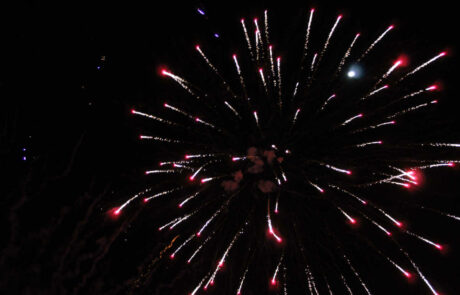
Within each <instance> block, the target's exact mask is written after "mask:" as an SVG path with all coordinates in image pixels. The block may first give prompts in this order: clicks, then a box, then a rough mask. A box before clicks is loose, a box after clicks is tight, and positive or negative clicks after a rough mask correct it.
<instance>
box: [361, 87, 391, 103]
mask: <svg viewBox="0 0 460 295" xmlns="http://www.w3.org/2000/svg"><path fill="white" fill-rule="evenodd" d="M387 88H388V85H384V86H382V87H380V88H379V89H376V90H374V91H372V92H370V93H369V94H368V95H366V96H364V97H363V98H361V100H365V99H366V98H368V97H370V96H372V95H374V94H377V93H379V92H380V91H382V90H385V89H387Z"/></svg>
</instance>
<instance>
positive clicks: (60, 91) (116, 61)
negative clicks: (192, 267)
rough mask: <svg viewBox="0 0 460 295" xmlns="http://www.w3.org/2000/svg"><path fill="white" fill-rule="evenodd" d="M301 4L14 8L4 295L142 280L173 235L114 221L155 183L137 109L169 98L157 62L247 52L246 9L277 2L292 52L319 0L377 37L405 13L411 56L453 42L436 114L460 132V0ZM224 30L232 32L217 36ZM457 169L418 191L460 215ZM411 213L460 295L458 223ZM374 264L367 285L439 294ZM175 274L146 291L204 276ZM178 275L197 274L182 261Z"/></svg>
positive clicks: (121, 287) (0, 86) (274, 23)
mask: <svg viewBox="0 0 460 295" xmlns="http://www.w3.org/2000/svg"><path fill="white" fill-rule="evenodd" d="M63 2H64V1H63ZM302 5H303V6H299V5H298V4H289V3H288V2H286V1H278V2H277V3H276V4H272V3H268V2H263V1H259V2H251V3H244V2H242V1H241V2H238V1H231V2H223V1H222V2H221V1H219V2H217V1H215V2H211V1H208V2H201V3H200V2H194V1H191V2H190V3H188V4H183V3H177V2H174V1H166V2H161V3H154V2H153V1H150V2H123V3H120V4H118V3H113V2H100V1H99V2H97V3H96V2H94V3H85V2H71V3H65V4H64V3H49V2H46V1H28V2H24V1H20V2H17V3H15V4H13V5H12V6H10V7H5V9H2V12H1V13H2V16H3V17H2V28H1V31H2V32H3V34H2V35H3V37H2V39H3V40H4V42H2V43H3V45H2V47H3V49H6V50H5V53H4V54H3V55H2V57H1V64H0V68H1V77H0V97H1V101H2V107H1V109H0V113H1V130H0V132H1V133H0V152H1V166H2V168H3V169H2V170H3V172H4V173H3V175H4V176H3V177H2V189H1V191H2V194H1V195H2V197H1V200H0V201H1V205H0V206H1V208H0V210H1V211H0V212H1V224H2V228H1V231H2V233H3V234H2V236H3V237H4V239H3V241H2V242H1V243H0V247H1V249H2V253H1V260H0V273H2V275H1V278H0V292H1V293H3V294H127V293H128V291H129V290H132V285H135V283H134V282H135V280H136V278H137V277H139V273H145V269H146V268H148V267H145V265H149V263H148V262H149V261H153V260H154V259H155V257H156V256H157V255H158V253H159V251H160V250H161V249H163V248H164V247H165V244H164V242H163V240H161V242H157V241H160V237H159V236H155V235H153V236H150V232H149V230H148V229H145V228H146V225H145V224H140V225H139V224H136V223H135V221H134V219H135V216H136V214H133V216H132V217H130V219H127V220H123V221H120V220H117V221H116V222H114V221H113V220H111V219H110V218H108V217H107V214H106V212H107V210H109V209H110V208H112V207H113V206H115V205H117V204H119V203H120V201H121V200H124V199H125V198H126V196H128V195H130V194H131V193H132V192H136V191H138V190H139V189H142V188H143V187H145V185H146V184H147V183H148V181H147V180H146V179H145V178H144V177H143V175H142V172H143V171H144V170H145V168H146V167H149V165H150V163H151V162H152V161H154V158H152V156H151V155H150V154H149V152H150V150H149V149H151V148H152V147H145V146H144V145H141V144H139V143H138V141H137V140H136V139H137V136H138V134H139V127H138V126H136V123H135V122H134V121H133V120H132V117H131V116H130V115H129V111H130V109H131V108H132V107H133V106H136V107H148V106H152V105H155V104H158V103H159V102H162V101H163V99H164V97H165V96H167V95H168V89H170V88H169V87H170V86H171V85H170V84H169V85H165V83H164V82H163V80H162V79H161V78H160V77H159V75H158V73H159V69H160V68H161V67H162V66H163V65H165V64H166V65H168V66H171V67H174V68H175V69H180V72H181V73H186V72H187V70H188V69H190V68H191V67H192V66H193V63H192V62H190V61H189V57H190V56H195V52H194V45H195V44H196V43H197V42H204V43H205V44H206V45H209V46H208V47H211V46H216V47H217V48H219V50H220V49H222V48H226V46H227V45H228V44H233V46H234V48H227V49H226V50H228V51H224V49H222V50H223V54H226V55H228V57H230V54H231V51H232V50H237V49H239V50H242V48H244V47H245V44H243V43H242V42H243V39H242V38H241V35H242V34H241V26H240V24H239V19H240V18H241V17H242V16H244V17H246V18H247V19H248V20H251V19H252V18H253V17H254V16H256V15H257V16H259V17H260V19H262V15H263V10H264V9H265V8H269V12H270V18H271V27H272V30H273V33H272V40H276V41H274V43H275V44H276V43H278V42H277V41H279V43H280V44H284V47H281V48H282V49H281V52H282V53H284V52H286V53H287V51H288V50H287V49H288V48H289V40H290V39H289V37H288V36H289V34H291V33H295V34H299V33H301V34H303V31H302V30H304V28H305V20H306V15H307V11H308V9H309V8H310V7H316V8H318V11H319V12H320V13H321V14H320V15H318V17H321V18H323V19H322V20H321V21H320V22H319V23H322V24H323V25H325V26H330V23H331V22H332V20H334V19H335V17H336V15H337V13H343V14H344V16H345V19H344V22H345V23H344V24H342V25H344V26H350V27H351V28H352V29H351V30H350V31H351V32H355V31H356V30H361V31H362V32H363V33H368V34H369V35H371V36H375V33H376V32H380V31H382V29H384V28H386V27H387V26H388V24H390V23H395V24H396V26H397V30H396V33H395V34H397V37H396V40H399V41H394V42H395V43H394V48H395V50H400V51H401V52H403V53H406V54H408V55H409V56H411V55H414V56H417V55H419V56H422V57H431V56H433V55H434V54H435V53H437V52H439V51H441V50H444V49H448V51H449V55H450V56H449V59H448V61H444V62H443V66H442V67H438V68H436V69H437V70H442V73H441V72H440V73H439V74H438V73H435V74H434V75H433V76H436V77H439V78H436V79H437V80H439V81H442V85H443V88H444V89H443V94H442V96H441V99H440V106H439V109H438V110H437V111H439V112H440V114H441V117H443V116H444V117H445V118H451V119H450V120H451V121H449V122H450V123H451V124H450V126H451V128H450V129H449V130H445V132H446V134H447V137H448V138H449V139H450V140H453V141H455V140H457V141H458V140H460V136H459V132H458V131H459V125H458V122H459V121H458V119H457V113H458V106H459V104H458V102H457V101H458V97H457V92H456V87H457V85H458V84H457V76H458V74H457V71H456V69H457V68H458V65H459V64H458V56H457V52H456V51H457V44H458V43H457V42H458V26H457V19H456V17H457V15H456V14H457V13H456V10H455V8H454V4H453V3H452V2H450V1H436V2H432V3H430V4H423V3H421V2H418V3H404V2H402V1H381V2H372V1H367V2H365V3H359V2H354V1H347V2H341V1H327V2H325V1H324V2H323V1H321V2H320V1H317V2H316V3H315V2H305V3H303V4H302ZM198 7H200V8H202V9H203V10H204V11H206V16H205V17H203V16H201V15H200V14H198V13H197V12H196V9H197V8H198ZM11 16H13V17H11ZM215 32H217V33H219V34H220V35H221V38H219V39H216V38H214V37H213V34H214V33H215ZM326 33H327V32H326V31H325V32H324V34H326ZM370 38H373V37H370ZM221 40H223V41H221ZM347 40H348V39H347ZM369 40H370V39H369ZM415 41H416V42H415ZM237 42H238V43H237ZM347 42H348V41H347ZM235 43H236V45H235ZM286 44H288V45H286ZM283 50H284V51H283ZM102 56H105V61H103V60H101V57H102ZM190 70H191V71H193V69H190ZM151 108H152V107H151ZM421 119H423V118H421ZM24 149H25V150H24ZM24 157H25V158H24ZM459 176H460V172H459V170H458V169H454V170H453V171H452V170H450V171H448V173H443V172H439V171H436V172H427V175H426V179H427V180H426V183H425V185H424V188H423V189H421V191H420V192H419V194H418V195H417V197H414V196H410V197H411V198H413V199H416V198H418V199H417V200H419V201H420V200H422V201H426V203H428V204H429V205H430V206H431V207H433V208H438V209H440V210H446V211H448V212H451V213H453V214H455V213H456V214H457V215H459V214H460V206H459V201H458V200H457V198H458V194H459V192H460V190H459V186H458V185H459V183H458V179H459ZM139 214H140V213H139ZM411 214H412V215H413V216H414V218H417V219H418V220H421V221H420V222H421V224H422V225H423V232H428V233H436V235H435V237H436V238H438V240H441V241H443V242H444V243H445V244H446V245H448V247H447V248H448V250H447V251H444V252H443V253H441V254H439V253H437V252H435V251H428V250H424V248H425V247H424V245H420V244H418V245H417V243H414V244H415V246H414V247H411V249H412V252H411V253H412V254H413V256H414V257H415V258H416V261H417V262H420V261H421V262H420V266H421V268H422V271H423V272H424V273H425V274H427V275H428V277H429V279H430V281H432V282H434V283H435V285H436V286H437V287H439V290H441V292H442V294H457V293H458V290H459V288H460V283H459V282H458V275H459V272H458V268H457V266H458V262H459V261H460V259H459V257H460V256H459V254H458V247H459V246H460V239H459V238H458V230H459V225H460V224H459V222H458V221H453V220H451V219H446V218H439V217H436V218H434V217H433V216H434V215H429V214H427V215H423V214H421V215H419V213H414V212H411V211H408V216H410V215H411ZM408 219H409V217H408ZM432 220H434V221H432ZM132 227H136V229H135V230H132ZM418 249H422V250H418ZM417 251H419V252H417ZM152 267H153V268H156V267H158V266H157V265H156V264H154V266H152ZM366 267H367V268H368V269H369V271H372V273H371V275H370V277H371V278H372V279H371V282H369V285H370V286H371V289H372V290H373V291H374V292H373V293H374V294H390V293H391V294H429V293H428V291H427V289H426V288H425V287H424V286H423V284H422V282H421V280H420V279H418V281H416V282H412V283H411V284H409V285H408V286H406V285H407V283H406V282H405V280H404V279H401V278H400V276H399V274H395V272H394V270H393V269H392V268H383V266H380V265H379V266H378V267H377V266H376V267H372V266H371V265H368V266H364V268H366ZM174 271H177V268H176V269H174V268H173V269H172V270H171V271H170V272H166V273H165V275H164V277H165V278H163V277H161V276H159V277H157V278H150V279H149V280H146V282H147V285H149V286H150V287H145V288H140V289H139V290H137V289H136V290H137V291H134V294H144V293H147V292H150V294H151V293H152V292H153V291H155V292H156V293H155V294H170V293H169V292H170V291H165V290H170V289H173V290H176V292H174V293H173V294H176V293H177V294H182V293H184V292H187V291H188V290H189V289H190V286H194V284H195V283H192V285H190V284H187V285H183V286H182V285H181V283H180V282H181V281H178V282H179V283H175V278H174V277H175V273H174ZM176 273H178V277H182V276H184V275H187V273H185V274H184V271H182V270H179V271H177V272H176ZM167 275H170V277H169V279H168V277H167ZM233 275H234V277H235V278H236V277H237V276H238V274H233ZM367 276H368V277H369V274H368V275H367ZM195 281H196V280H195ZM195 281H194V282H195ZM249 284H250V283H249ZM249 289H250V288H249ZM232 290H233V289H232ZM232 292H233V291H232ZM294 293H295V291H294ZM248 294H250V293H248ZM252 294H260V293H252Z"/></svg>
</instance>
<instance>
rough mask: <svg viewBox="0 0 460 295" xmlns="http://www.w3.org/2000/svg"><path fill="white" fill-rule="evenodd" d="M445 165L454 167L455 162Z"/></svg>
mask: <svg viewBox="0 0 460 295" xmlns="http://www.w3.org/2000/svg"><path fill="white" fill-rule="evenodd" d="M447 166H449V167H455V163H453V162H450V163H448V164H447Z"/></svg>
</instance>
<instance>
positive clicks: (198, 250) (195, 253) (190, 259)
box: [187, 233, 214, 263]
mask: <svg viewBox="0 0 460 295" xmlns="http://www.w3.org/2000/svg"><path fill="white" fill-rule="evenodd" d="M213 234H214V233H212V234H211V235H209V236H208V237H207V238H206V240H204V242H203V243H202V244H201V245H200V246H198V248H197V249H196V250H195V252H193V254H192V256H190V258H189V259H188V260H187V263H190V262H191V261H192V260H193V258H194V257H195V256H196V255H197V254H198V252H200V250H201V248H203V246H204V245H205V244H206V243H207V242H208V241H209V240H210V239H211V237H212V235H213Z"/></svg>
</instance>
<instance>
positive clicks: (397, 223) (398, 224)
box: [395, 221, 403, 227]
mask: <svg viewBox="0 0 460 295" xmlns="http://www.w3.org/2000/svg"><path fill="white" fill-rule="evenodd" d="M395 224H396V226H397V227H402V225H403V224H402V223H401V222H399V221H396V222H395Z"/></svg>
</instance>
